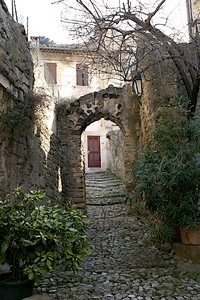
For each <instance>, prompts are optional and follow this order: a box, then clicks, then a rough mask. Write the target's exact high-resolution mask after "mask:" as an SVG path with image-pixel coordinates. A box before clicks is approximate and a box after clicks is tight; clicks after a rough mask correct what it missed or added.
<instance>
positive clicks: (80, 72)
mask: <svg viewBox="0 0 200 300" xmlns="http://www.w3.org/2000/svg"><path fill="white" fill-rule="evenodd" d="M76 84H77V85H88V66H87V65H82V64H77V65H76Z"/></svg>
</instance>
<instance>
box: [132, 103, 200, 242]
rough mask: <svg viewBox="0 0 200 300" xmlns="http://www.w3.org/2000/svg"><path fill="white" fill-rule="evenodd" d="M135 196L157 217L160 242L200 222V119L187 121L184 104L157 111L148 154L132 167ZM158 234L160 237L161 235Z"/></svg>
mask: <svg viewBox="0 0 200 300" xmlns="http://www.w3.org/2000/svg"><path fill="white" fill-rule="evenodd" d="M133 175H134V180H135V184H136V192H137V193H138V194H139V195H140V196H141V197H142V198H143V199H144V200H145V202H146V206H147V208H148V209H149V210H150V211H151V212H152V213H153V214H155V215H156V216H157V219H158V220H159V223H160V226H157V227H156V231H154V232H157V236H159V237H158V239H159V240H160V241H161V240H162V241H173V239H175V238H176V234H177V228H178V227H179V226H185V225H186V226H190V227H194V226H195V224H196V223H197V222H198V221H199V220H200V214H199V212H200V211H199V188H200V181H199V179H200V119H199V118H193V119H191V120H188V119H187V112H186V109H185V107H184V103H181V102H180V101H179V102H178V101H177V98H176V99H175V101H174V102H173V101H169V102H168V103H167V105H166V106H165V107H162V108H160V109H159V110H158V114H157V121H156V124H155V130H154V133H153V136H152V139H151V141H150V143H149V145H148V148H147V151H146V152H145V153H144V154H143V156H142V157H141V160H140V161H136V162H134V163H133ZM158 233H159V234H158Z"/></svg>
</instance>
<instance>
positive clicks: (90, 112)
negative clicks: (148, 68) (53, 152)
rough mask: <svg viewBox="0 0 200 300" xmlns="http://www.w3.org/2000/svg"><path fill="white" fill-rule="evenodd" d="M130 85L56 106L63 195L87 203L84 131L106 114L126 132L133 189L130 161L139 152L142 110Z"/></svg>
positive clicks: (128, 174)
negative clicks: (83, 146)
mask: <svg viewBox="0 0 200 300" xmlns="http://www.w3.org/2000/svg"><path fill="white" fill-rule="evenodd" d="M135 103H136V102H135V101H134V96H133V95H132V92H131V88H130V86H126V87H125V88H115V87H113V86H110V87H108V88H107V89H105V90H103V91H100V92H98V93H91V94H88V95H85V96H83V97H81V98H80V99H78V100H77V101H75V102H73V103H71V104H70V105H68V106H66V105H65V104H63V105H59V107H58V109H57V121H58V122H57V123H58V136H59V139H60V141H61V144H60V153H61V155H60V166H61V180H62V193H63V197H64V198H66V199H68V200H71V201H73V202H74V203H75V204H76V205H77V207H79V208H84V207H85V186H84V161H83V156H82V148H81V135H82V133H83V131H84V130H85V129H86V128H87V126H88V125H90V124H91V123H93V122H95V121H97V120H100V119H101V118H104V119H105V120H110V121H111V122H114V123H115V124H116V125H117V126H119V128H120V130H121V131H122V132H123V135H124V168H125V185H126V189H127V191H128V190H130V189H131V186H132V180H131V177H132V176H131V168H130V163H131V161H132V160H133V159H135V158H136V156H137V151H138V139H139V134H138V128H139V114H138V111H137V110H136V104H135Z"/></svg>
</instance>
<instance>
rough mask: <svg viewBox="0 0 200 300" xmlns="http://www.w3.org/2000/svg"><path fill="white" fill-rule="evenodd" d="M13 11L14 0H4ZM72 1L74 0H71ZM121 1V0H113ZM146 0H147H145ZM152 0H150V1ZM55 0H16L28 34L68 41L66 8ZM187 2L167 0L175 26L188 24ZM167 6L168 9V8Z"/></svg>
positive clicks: (56, 40) (166, 11)
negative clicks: (64, 19)
mask: <svg viewBox="0 0 200 300" xmlns="http://www.w3.org/2000/svg"><path fill="white" fill-rule="evenodd" d="M4 1H5V3H6V4H7V6H8V8H9V11H10V12H11V3H12V0H4ZM69 1H70V3H72V2H73V0H69ZM112 1H113V2H114V1H116V2H117V3H119V0H112ZM144 1H145V0H144ZM150 1H151V0H148V3H149V2H150ZM154 1H155V0H154ZM52 2H53V0H15V3H16V8H17V14H18V19H19V21H20V23H22V24H23V25H24V26H25V27H27V17H28V20H29V22H28V24H29V26H28V29H29V30H28V35H29V37H30V36H39V35H40V36H46V37H48V38H50V39H51V40H53V41H54V42H55V43H58V44H59V43H68V42H69V33H68V32H67V31H66V30H65V29H64V28H63V26H62V23H61V21H60V19H61V13H62V11H63V9H64V7H63V5H62V4H51V3H52ZM133 2H134V0H132V3H133ZM185 7H186V4H185V0H167V5H166V7H165V10H164V14H165V13H166V15H168V14H169V13H170V18H171V20H170V21H171V22H172V23H173V24H174V26H175V27H179V28H183V27H184V26H186V23H187V20H186V9H185ZM166 8H167V9H166Z"/></svg>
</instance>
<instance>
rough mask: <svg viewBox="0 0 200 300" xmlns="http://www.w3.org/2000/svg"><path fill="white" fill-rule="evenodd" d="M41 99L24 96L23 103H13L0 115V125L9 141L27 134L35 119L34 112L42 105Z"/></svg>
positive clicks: (37, 96)
mask: <svg viewBox="0 0 200 300" xmlns="http://www.w3.org/2000/svg"><path fill="white" fill-rule="evenodd" d="M43 99H44V97H42V96H40V95H36V94H32V93H29V94H26V95H25V96H24V100H23V102H20V103H19V102H15V101H13V104H12V106H10V107H8V108H7V110H6V111H5V112H3V113H2V114H1V115H0V123H1V125H2V126H3V129H4V131H5V132H6V134H7V136H8V139H9V140H10V141H16V140H17V139H18V138H19V136H21V135H24V134H27V133H28V131H29V130H30V128H31V127H32V126H33V124H34V123H35V121H36V119H37V116H36V111H37V110H38V108H39V107H40V106H42V105H43V102H44V101H43Z"/></svg>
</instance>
